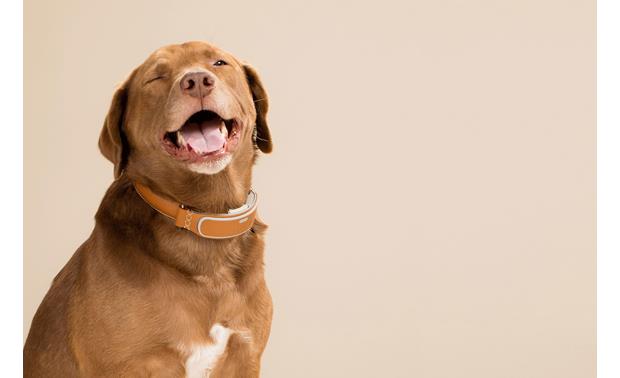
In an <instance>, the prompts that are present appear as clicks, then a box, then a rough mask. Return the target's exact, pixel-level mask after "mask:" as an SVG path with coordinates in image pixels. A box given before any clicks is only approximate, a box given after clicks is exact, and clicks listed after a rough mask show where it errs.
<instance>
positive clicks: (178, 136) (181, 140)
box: [177, 131, 187, 147]
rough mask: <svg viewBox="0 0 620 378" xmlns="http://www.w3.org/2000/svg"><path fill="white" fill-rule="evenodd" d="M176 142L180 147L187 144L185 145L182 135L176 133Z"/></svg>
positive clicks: (178, 132)
mask: <svg viewBox="0 0 620 378" xmlns="http://www.w3.org/2000/svg"><path fill="white" fill-rule="evenodd" d="M177 141H178V142H179V146H180V147H184V146H185V145H186V144H187V143H185V138H183V133H181V132H180V131H177Z"/></svg>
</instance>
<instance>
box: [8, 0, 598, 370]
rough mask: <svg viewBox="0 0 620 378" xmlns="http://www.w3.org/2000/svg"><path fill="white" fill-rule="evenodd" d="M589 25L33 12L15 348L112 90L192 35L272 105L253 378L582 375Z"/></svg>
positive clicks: (345, 9)
mask: <svg viewBox="0 0 620 378" xmlns="http://www.w3.org/2000/svg"><path fill="white" fill-rule="evenodd" d="M595 6H596V5H595V2H594V0H570V1H567V0H512V1H492V0H487V1H480V0H471V1H459V0H442V1H436V0H427V1H404V0H403V1H394V0H386V1H373V2H360V1H349V2H347V1H342V2H334V1H313V2H294V1H278V2H274V1H252V2H250V1H248V2H243V3H237V2H233V1H217V2H215V1H183V2H178V1H177V2H173V1H88V2H87V1H77V0H76V1H70V0H56V1H44V0H27V1H26V2H25V9H24V10H25V35H24V39H25V49H24V54H25V67H24V90H25V98H24V100H25V101H24V106H25V114H24V122H25V130H24V151H25V152H24V154H25V156H24V164H25V175H24V180H25V182H24V188H25V193H24V200H25V208H24V232H25V240H24V242H25V251H24V333H26V332H27V331H28V328H29V325H30V321H31V319H32V316H33V314H34V311H35V310H36V308H37V306H38V304H39V303H40V301H41V299H42V298H43V296H44V294H45V292H46V290H47V289H48V287H49V284H50V282H51V280H52V279H53V277H54V275H55V274H56V273H57V272H58V271H59V270H60V268H61V267H62V266H63V265H64V264H65V262H66V261H67V260H68V259H69V257H70V256H71V254H72V253H73V252H74V251H75V249H76V248H77V247H78V246H79V245H80V244H81V243H82V242H83V241H84V240H85V239H86V238H87V237H88V235H89V233H90V232H91V230H92V227H93V223H94V221H93V216H94V213H95V211H96V209H97V207H98V205H99V202H100V200H101V198H102V195H103V193H104V191H105V190H106V188H107V186H108V185H109V184H110V183H111V181H112V166H111V164H110V163H109V162H107V161H106V160H105V159H104V158H103V157H102V156H101V155H100V154H99V151H98V149H97V138H98V134H99V131H100V127H101V126H102V123H103V119H104V116H105V113H106V111H107V108H108V105H109V102H110V99H111V95H112V92H113V90H114V88H115V86H116V85H117V84H118V83H120V82H121V81H122V80H123V79H124V77H125V76H126V75H127V74H128V73H129V72H130V71H131V69H132V68H133V67H135V66H137V65H138V64H140V63H141V62H142V61H143V60H144V59H145V58H146V56H147V55H148V54H149V53H150V52H151V51H152V50H154V49H156V48H158V47H160V46H161V45H164V44H169V43H178V42H184V41H187V40H208V41H211V42H213V43H215V44H217V45H219V46H221V47H223V48H224V49H226V50H228V51H230V52H232V53H234V54H235V55H237V56H238V57H240V58H242V59H244V60H246V61H248V62H250V63H251V64H253V65H254V66H255V67H256V68H257V69H258V71H259V72H260V73H261V75H262V78H263V81H264V83H265V85H266V87H267V90H268V91H269V94H270V98H271V111H270V114H269V121H270V126H271V131H272V134H273V137H274V143H275V148H274V153H273V154H272V155H268V156H264V157H261V158H260V160H259V162H258V164H257V166H256V169H255V173H254V187H255V189H256V191H257V192H258V193H259V194H260V197H261V205H260V213H261V217H262V218H263V219H264V220H265V221H266V222H267V223H268V224H269V225H270V229H269V231H268V237H267V248H266V278H267V281H268V284H269V287H270V289H271V292H272V295H273V298H274V303H275V316H274V322H273V329H272V334H271V339H270V341H269V344H268V347H267V350H266V352H265V354H264V358H263V376H264V377H276V378H277V377H283V378H287V377H422V378H427V377H428V378H431V377H433V378H434V377H438V378H439V377H446V378H454V377H468V378H469V377H471V378H483V377H489V378H498V377H518V378H521V377H528V378H530V377H532V378H533V377H541V378H555V377H557V378H571V377H575V378H589V377H594V376H595V341H596V340H595V327H596V324H595V189H596V188H595V136H596V129H595V76H596V72H595ZM5 74H7V73H5ZM5 126H7V127H10V125H5Z"/></svg>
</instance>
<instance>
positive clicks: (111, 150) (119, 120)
mask: <svg viewBox="0 0 620 378" xmlns="http://www.w3.org/2000/svg"><path fill="white" fill-rule="evenodd" d="M132 77H133V73H132V74H131V76H130V77H129V78H128V79H127V80H126V81H125V82H124V83H123V84H121V86H120V87H119V88H118V89H117V90H116V92H114V96H113V97H112V104H110V110H108V115H107V116H106V117H105V121H104V122H103V129H102V130H101V134H100V135H99V150H101V153H102V154H103V156H105V157H106V158H107V159H108V160H109V161H111V162H112V164H114V178H115V179H116V178H118V177H119V176H120V175H121V173H122V172H123V169H124V168H125V164H126V163H127V154H128V152H129V151H128V145H127V140H126V139H125V135H124V133H123V130H122V129H123V122H124V115H125V108H126V106H127V92H128V88H129V83H130V81H131V78H132Z"/></svg>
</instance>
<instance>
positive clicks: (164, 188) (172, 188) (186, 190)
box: [125, 164, 251, 213]
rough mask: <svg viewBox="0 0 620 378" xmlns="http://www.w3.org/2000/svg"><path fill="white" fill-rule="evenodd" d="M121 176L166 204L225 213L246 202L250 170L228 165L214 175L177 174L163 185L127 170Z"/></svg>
mask: <svg viewBox="0 0 620 378" xmlns="http://www.w3.org/2000/svg"><path fill="white" fill-rule="evenodd" d="M125 176H127V178H128V179H129V180H130V181H132V182H140V183H142V184H143V185H145V186H147V187H148V188H149V189H151V190H152V191H153V192H155V193H156V194H158V195H160V196H162V197H164V198H166V199H168V200H170V201H174V202H178V203H180V204H182V205H185V206H187V207H189V208H192V209H196V210H197V211H200V212H205V213H225V212H227V211H228V210H229V209H235V208H238V207H240V206H241V205H243V204H244V203H245V202H246V199H247V194H248V192H249V190H250V189H251V169H246V170H245V172H244V171H241V170H240V169H238V168H237V167H235V165H232V164H231V165H230V166H228V167H227V168H226V169H224V170H223V171H222V172H219V173H217V174H215V175H201V174H197V173H191V172H179V173H178V174H175V175H173V176H170V177H167V178H166V179H167V180H166V181H165V182H161V180H159V181H157V180H153V179H152V178H151V177H148V176H144V175H142V174H140V173H139V172H134V171H132V170H131V169H129V170H128V171H127V172H126V173H125Z"/></svg>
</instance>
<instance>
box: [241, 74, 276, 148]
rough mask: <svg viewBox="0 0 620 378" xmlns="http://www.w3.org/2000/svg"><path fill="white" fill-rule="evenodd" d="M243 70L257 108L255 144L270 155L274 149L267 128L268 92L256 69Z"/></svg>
mask: <svg viewBox="0 0 620 378" xmlns="http://www.w3.org/2000/svg"><path fill="white" fill-rule="evenodd" d="M243 70H244V71H245V77H246V79H247V81H248V84H249V86H250V91H252V98H253V99H254V107H255V108H256V128H255V131H254V132H255V134H254V138H255V142H256V145H257V146H258V148H259V149H260V150H261V151H262V152H263V153H266V154H268V153H270V152H271V150H272V149H273V144H272V143H271V133H270V132H269V126H267V109H268V108H269V100H268V99H267V92H265V88H264V87H263V83H261V81H260V78H259V77H258V74H257V73H256V71H255V70H254V68H252V67H250V66H248V65H244V66H243Z"/></svg>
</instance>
